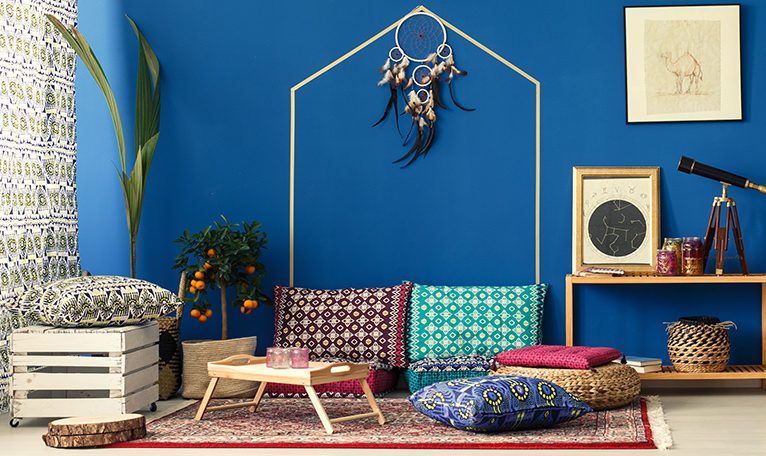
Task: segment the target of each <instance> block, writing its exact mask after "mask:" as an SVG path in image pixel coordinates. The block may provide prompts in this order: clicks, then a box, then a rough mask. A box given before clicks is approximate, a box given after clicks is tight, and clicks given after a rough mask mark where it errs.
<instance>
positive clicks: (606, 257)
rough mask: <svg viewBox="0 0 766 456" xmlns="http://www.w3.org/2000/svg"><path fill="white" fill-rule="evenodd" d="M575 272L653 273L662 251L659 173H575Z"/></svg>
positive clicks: (612, 170) (610, 170)
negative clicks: (605, 270)
mask: <svg viewBox="0 0 766 456" xmlns="http://www.w3.org/2000/svg"><path fill="white" fill-rule="evenodd" d="M572 180H573V195H574V201H573V205H572V208H573V214H572V233H573V238H572V272H577V271H580V270H582V269H584V268H587V267H595V268H616V269H623V270H625V271H626V272H653V271H654V267H655V260H656V253H657V249H658V248H659V246H660V168H659V167H582V166H576V167H574V168H573V174H572Z"/></svg>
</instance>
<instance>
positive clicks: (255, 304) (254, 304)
mask: <svg viewBox="0 0 766 456" xmlns="http://www.w3.org/2000/svg"><path fill="white" fill-rule="evenodd" d="M258 304H259V302H258V301H256V300H253V307H251V309H255V308H256V307H258Z"/></svg>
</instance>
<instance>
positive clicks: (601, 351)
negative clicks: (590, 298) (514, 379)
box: [495, 345, 622, 369]
mask: <svg viewBox="0 0 766 456" xmlns="http://www.w3.org/2000/svg"><path fill="white" fill-rule="evenodd" d="M620 356H622V352H619V351H617V350H615V349H614V348H609V347H568V346H564V345H534V346H532V347H522V348H517V349H515V350H509V351H505V352H502V353H498V354H497V355H496V356H495V361H496V362H498V363H500V364H503V365H506V366H527V367H560V368H567V369H592V368H594V367H596V366H600V365H602V364H606V363H608V362H611V361H613V360H615V359H617V358H619V357H620Z"/></svg>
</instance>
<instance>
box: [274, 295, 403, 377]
mask: <svg viewBox="0 0 766 456" xmlns="http://www.w3.org/2000/svg"><path fill="white" fill-rule="evenodd" d="M411 289H412V284H411V283H403V284H401V285H397V286H393V287H387V288H363V289H354V288H345V289H342V290H311V289H308V288H296V287H283V286H279V285H277V286H275V287H274V301H275V304H276V305H275V313H276V317H275V318H276V321H275V325H274V326H275V330H274V346H276V347H306V348H308V349H309V351H310V353H311V357H312V359H313V358H316V357H327V356H330V357H342V358H347V359H350V360H363V359H373V360H374V359H378V360H381V361H385V362H387V363H390V364H392V365H394V366H397V367H405V366H406V364H407V360H406V357H405V354H404V334H405V332H404V325H405V322H406V319H407V318H406V309H407V301H408V300H409V297H410V290H411Z"/></svg>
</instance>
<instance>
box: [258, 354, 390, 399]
mask: <svg viewBox="0 0 766 456" xmlns="http://www.w3.org/2000/svg"><path fill="white" fill-rule="evenodd" d="M316 361H321V362H344V361H346V362H347V361H348V360H344V359H342V358H320V359H317V360H316ZM369 364H370V373H369V375H367V384H368V385H369V386H370V390H372V394H373V396H375V397H379V396H385V395H386V394H387V393H388V392H390V391H391V390H393V389H394V388H395V387H396V384H397V382H398V381H399V369H397V368H395V367H393V366H391V365H390V364H385V363H380V362H369ZM314 389H315V390H316V392H317V394H318V395H319V396H321V397H364V391H362V386H361V385H359V381H358V380H344V381H342V382H332V383H325V384H323V385H316V386H315V387H314ZM265 394H266V395H267V396H269V397H306V396H308V394H306V388H304V387H303V386H301V385H285V384H282V383H269V384H268V385H266V391H265Z"/></svg>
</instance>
